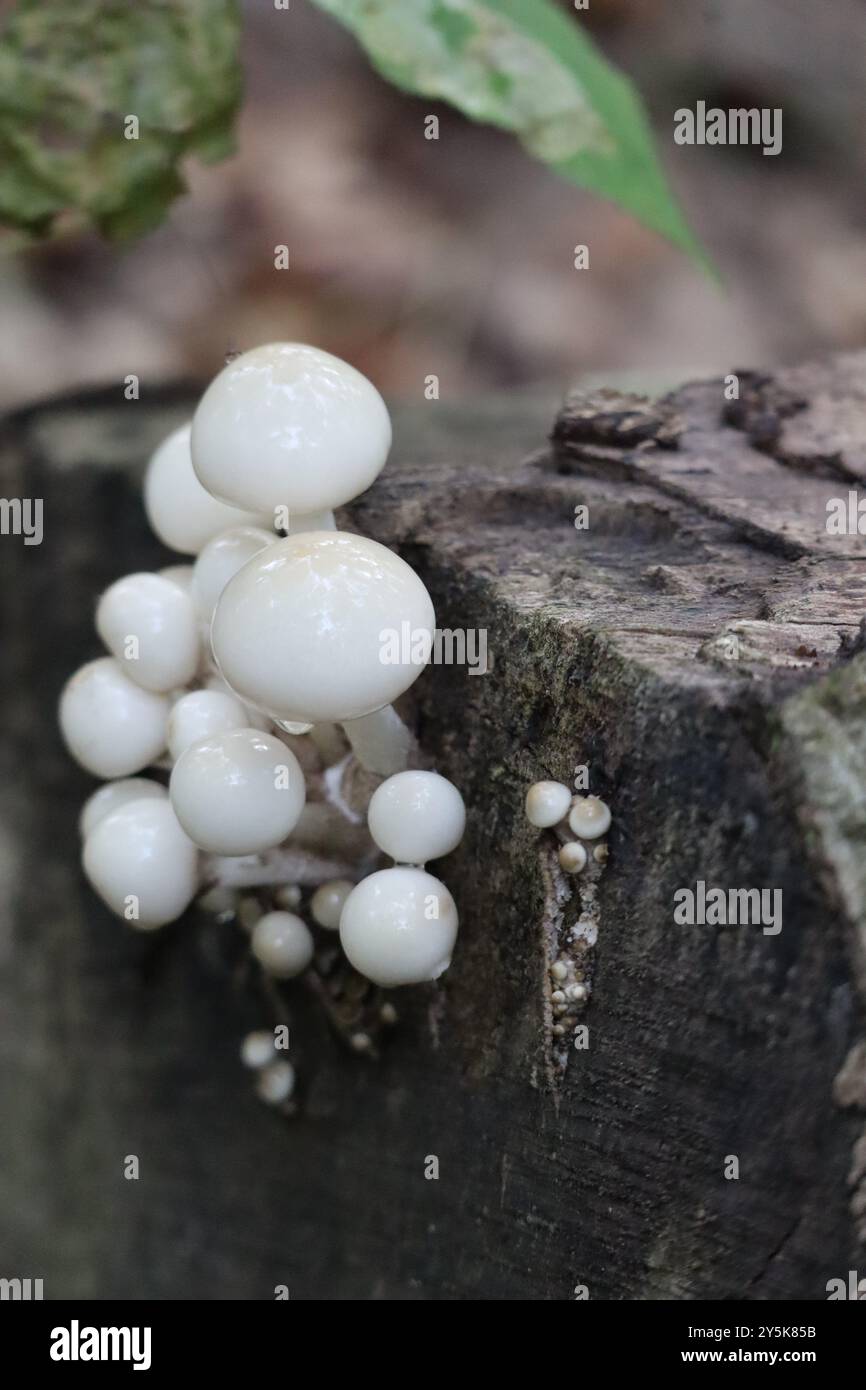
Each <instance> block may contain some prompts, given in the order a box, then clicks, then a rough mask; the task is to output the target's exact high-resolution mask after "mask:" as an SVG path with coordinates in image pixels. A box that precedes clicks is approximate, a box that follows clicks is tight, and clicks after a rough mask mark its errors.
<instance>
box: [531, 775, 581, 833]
mask: <svg viewBox="0 0 866 1390" xmlns="http://www.w3.org/2000/svg"><path fill="white" fill-rule="evenodd" d="M570 806H571V792H570V791H569V789H568V787H567V786H566V785H565V783H564V782H533V784H532V786H531V787H530V788H529V791H528V792H527V793H526V806H525V812H526V819H527V820H528V821H529V823H530V825H537V826H538V827H539V828H540V829H547V827H548V826H551V825H557V824H558V823H559V821H561V820H564V819H565V817H566V816H567V815H568V810H569V807H570Z"/></svg>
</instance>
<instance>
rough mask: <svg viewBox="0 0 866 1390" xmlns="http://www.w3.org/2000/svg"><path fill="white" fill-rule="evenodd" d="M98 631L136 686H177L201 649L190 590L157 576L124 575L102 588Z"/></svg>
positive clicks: (184, 680)
mask: <svg viewBox="0 0 866 1390" xmlns="http://www.w3.org/2000/svg"><path fill="white" fill-rule="evenodd" d="M96 630H97V632H98V633H99V635H100V637H101V638H102V640H103V642H104V643H105V645H106V647H107V648H108V650H109V651H110V652H111V654H112V656H114V657H115V658H116V659H117V660H118V661H119V662H120V664H121V665H122V667H123V669H124V671H125V672H126V674H127V675H128V676H129V677H130V679H131V680H134V681H135V683H136V685H141V686H144V688H145V690H156V691H166V690H175V689H177V687H178V686H182V685H186V684H187V683H188V682H189V681H191V680H192V678H193V676H194V675H195V672H196V668H197V667H198V664H199V657H200V653H201V647H200V641H199V627H198V619H197V617H196V611H195V607H194V605H193V602H192V599H191V598H190V596H189V594H188V593H187V592H186V591H185V590H184V589H182V588H181V587H180V585H179V584H175V583H173V582H172V580H170V579H164V578H163V577H162V575H159V574H128V575H126V577H125V578H124V579H118V580H117V582H116V583H114V584H112V585H111V587H110V588H109V589H106V591H105V593H104V594H103V595H102V598H101V599H100V600H99V605H98V607H97V609H96Z"/></svg>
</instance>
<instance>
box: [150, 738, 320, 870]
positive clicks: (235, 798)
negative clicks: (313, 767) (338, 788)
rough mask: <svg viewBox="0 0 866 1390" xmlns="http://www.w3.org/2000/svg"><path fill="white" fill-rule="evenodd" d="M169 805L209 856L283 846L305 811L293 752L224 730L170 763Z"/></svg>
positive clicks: (301, 778) (281, 745) (275, 743)
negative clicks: (208, 852)
mask: <svg viewBox="0 0 866 1390" xmlns="http://www.w3.org/2000/svg"><path fill="white" fill-rule="evenodd" d="M169 795H170V797H171V803H172V805H173V807H174V809H175V812H176V814H177V818H178V820H179V821H180V823H181V825H182V826H183V828H184V830H185V831H186V833H187V834H188V835H189V837H190V839H192V840H194V841H195V843H196V844H197V845H198V846H199V847H200V848H201V849H205V850H209V851H210V853H211V854H222V855H233V856H234V855H242V854H261V853H262V851H263V850H266V849H273V848H274V847H275V846H276V845H279V844H281V843H282V841H283V840H284V839H285V838H286V836H287V835H288V834H289V833H290V832H291V831H292V830H293V829H294V828H295V825H296V824H297V821H298V817H299V816H300V814H301V811H302V810H303V808H304V800H305V797H306V788H305V786H304V774H303V773H302V771H301V768H300V765H299V764H298V760H297V758H296V757H295V755H294V753H292V751H291V750H290V749H289V748H287V747H286V745H285V744H284V743H281V742H280V740H279V739H277V738H274V737H273V735H271V734H263V733H261V732H260V731H259V730H258V729H229V730H227V731H226V732H225V733H221V734H214V735H213V736H212V737H210V738H205V739H201V740H200V741H199V742H198V743H194V744H192V745H191V747H189V748H187V749H186V751H185V752H184V753H182V754H181V756H180V757H179V758H178V760H177V762H176V763H175V765H174V769H173V771H172V774H171V781H170V783H169Z"/></svg>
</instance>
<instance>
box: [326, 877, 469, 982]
mask: <svg viewBox="0 0 866 1390" xmlns="http://www.w3.org/2000/svg"><path fill="white" fill-rule="evenodd" d="M456 939H457V908H456V907H455V905H454V899H453V898H452V896H451V894H450V893H449V892H448V889H447V888H446V887H445V884H444V883H440V881H439V879H438V878H434V877H433V875H432V874H428V873H426V872H425V871H424V870H423V869H413V868H403V867H400V868H394V869H380V870H379V872H378V873H375V874H370V876H369V877H368V878H365V879H362V880H361V882H360V883H359V884H358V885H357V887H355V888H353V890H352V892H351V893H350V894H349V896H348V898H347V899H346V903H345V906H344V907H343V912H342V916H341V918H340V941H341V943H342V946H343V950H344V951H345V952H346V955H347V956H348V958H349V961H350V962H351V964H352V965H353V966H354V967H355V969H356V970H358V971H359V972H360V973H361V974H362V975H366V977H367V979H368V980H372V981H373V982H374V983H375V984H377V985H382V986H383V987H385V988H390V987H391V986H394V985H415V984H422V983H423V982H424V981H426V980H435V979H438V977H439V976H440V975H441V974H442V972H443V970H447V968H448V966H449V965H450V964H451V952H452V951H453V949H454V942H455V941H456Z"/></svg>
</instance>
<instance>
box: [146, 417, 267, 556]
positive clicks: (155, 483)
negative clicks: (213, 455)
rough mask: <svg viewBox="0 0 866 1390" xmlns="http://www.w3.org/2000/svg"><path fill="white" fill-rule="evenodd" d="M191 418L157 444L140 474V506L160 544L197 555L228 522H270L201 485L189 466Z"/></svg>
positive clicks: (255, 523) (236, 524)
mask: <svg viewBox="0 0 866 1390" xmlns="http://www.w3.org/2000/svg"><path fill="white" fill-rule="evenodd" d="M190 428H191V426H190V425H189V424H187V425H183V426H182V427H181V428H180V429H179V430H175V431H174V433H173V434H170V435H169V436H168V438H167V439H166V440H164V441H163V443H162V444H160V446H159V448H158V449H157V450H156V452H155V454H154V455H153V457H152V458H151V460H150V463H149V464H148V466H147V472H146V474H145V477H144V509H145V511H146V512H147V519H148V521H149V522H150V525H151V528H152V530H153V531H154V532H155V533H156V535H157V536H159V539H160V540H161V541H162V542H163V544H164V545H167V546H169V547H170V549H171V550H178V551H180V553H181V554H182V555H197V554H198V552H199V551H200V550H201V548H202V546H204V545H206V544H207V542H208V541H209V540H210V539H211V537H212V536H216V535H219V533H220V531H226V530H228V528H229V527H230V526H260V525H262V524H264V525H265V526H269V525H270V524H271V520H272V517H273V513H272V512H271V511H270V509H268V510H267V511H266V513H265V514H264V515H262V514H261V513H259V512H249V511H247V510H246V509H243V510H238V508H237V507H231V506H228V505H227V504H226V503H225V502H220V501H219V499H218V498H216V497H212V496H211V494H210V493H209V492H208V491H206V489H205V488H203V487H202V485H201V483H200V482H199V480H198V478H197V477H196V476H195V473H194V472H193V466H192V458H191V457H190V452H189V436H190Z"/></svg>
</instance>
